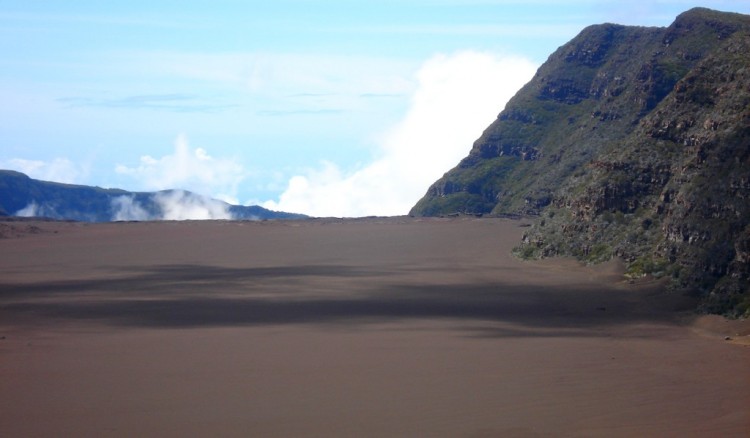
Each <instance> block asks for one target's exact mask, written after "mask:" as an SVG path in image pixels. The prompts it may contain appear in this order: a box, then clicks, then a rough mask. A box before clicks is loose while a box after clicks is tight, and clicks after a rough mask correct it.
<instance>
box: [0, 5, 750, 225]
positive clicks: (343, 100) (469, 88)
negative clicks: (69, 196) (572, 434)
mask: <svg viewBox="0 0 750 438" xmlns="http://www.w3.org/2000/svg"><path fill="white" fill-rule="evenodd" d="M698 5H702V6H706V7H711V8H714V9H719V10H724V11H734V12H742V13H750V2H738V1H704V2H702V3H698V2H691V1H680V0H670V1H648V2H646V1H644V2H638V1H631V2H620V1H585V0H571V1H565V2H558V1H550V0H526V1H503V0H467V1H458V0H416V1H403V0H400V1H395V0H393V1H391V0H380V1H345V0H338V1H333V0H329V1H326V0H280V1H263V2H260V1H258V2H255V1H220V0H217V1H210V2H209V1H206V2H196V1H189V0H183V1H158V2H157V1H137V0H131V1H128V2H101V1H81V0H77V1H75V2H70V1H44V0H38V1H28V0H25V1H6V0H0V53H1V55H2V56H0V99H2V101H3V105H2V108H0V119H1V120H3V122H2V123H1V124H0V168H10V169H15V170H19V171H23V172H26V173H28V174H29V175H31V176H33V177H36V178H41V179H48V180H54V181H61V182H70V183H78V184H88V185H98V186H102V187H119V188H124V189H128V190H159V189H165V188H183V189H189V190H193V191H196V192H199V193H202V194H206V195H210V196H214V197H218V198H221V199H224V200H227V201H230V202H233V203H240V204H261V205H264V206H266V207H270V208H274V209H283V210H288V211H297V212H302V213H308V214H313V215H334V216H361V215H372V214H381V215H392V214H405V213H407V212H408V209H409V207H410V206H411V205H412V204H413V203H414V202H416V200H417V199H418V198H419V197H421V195H422V194H423V193H424V192H425V191H426V189H427V187H428V186H429V184H430V183H431V182H433V181H434V180H435V179H437V178H438V177H440V176H441V175H442V174H443V173H444V172H445V171H447V170H449V169H450V168H451V167H452V166H454V165H455V164H457V162H458V160H459V159H460V158H462V157H464V156H465V155H466V154H467V153H468V151H469V150H470V148H471V143H472V141H473V140H474V139H476V138H477V137H478V136H479V135H480V134H481V131H482V129H483V128H484V127H486V126H487V125H488V124H489V123H490V122H491V121H492V120H493V119H494V117H495V116H496V115H497V113H498V112H499V111H500V110H501V109H502V107H503V105H504V104H505V101H506V100H507V99H508V98H509V97H510V96H512V94H513V93H514V92H515V91H516V90H517V89H518V88H519V87H520V86H522V85H523V84H524V83H525V82H526V81H528V80H529V79H530V78H531V76H532V75H533V73H534V71H535V69H536V68H537V67H538V66H539V65H540V64H541V63H542V62H543V61H544V60H545V59H546V58H547V56H548V55H549V54H550V53H551V52H552V51H554V50H555V49H556V48H557V47H559V46H560V45H562V44H564V43H565V42H567V41H568V40H569V39H571V38H572V37H574V36H575V35H576V34H577V33H578V32H579V31H580V30H581V29H582V28H584V27H585V26H587V25H589V24H596V23H602V22H615V23H622V24H633V25H645V26H666V25H668V24H669V23H671V22H672V21H673V20H674V17H675V16H676V15H677V14H679V13H680V12H683V11H685V10H687V9H689V8H691V7H694V6H698Z"/></svg>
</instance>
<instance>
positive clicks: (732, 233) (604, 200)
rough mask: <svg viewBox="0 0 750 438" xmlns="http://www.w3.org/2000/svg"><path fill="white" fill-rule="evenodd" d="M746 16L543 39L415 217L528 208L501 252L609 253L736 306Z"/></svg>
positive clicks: (749, 80) (742, 229) (743, 197)
mask: <svg viewBox="0 0 750 438" xmlns="http://www.w3.org/2000/svg"><path fill="white" fill-rule="evenodd" d="M748 53H750V17H748V16H744V15H739V14H728V13H721V12H715V11H710V10H706V9H693V10H690V11H688V12H686V13H684V14H682V15H680V16H679V17H678V18H677V19H676V21H675V22H674V23H673V24H672V25H671V26H669V27H668V28H636V27H624V26H617V25H610V24H605V25H599V26H592V27H589V28H587V29H585V30H584V31H583V32H581V34H580V35H579V36H577V37H576V38H575V39H573V40H572V41H571V42H570V43H568V44H566V45H565V46H563V47H561V48H560V49H558V50H557V51H556V52H555V53H554V54H553V55H552V56H550V58H549V60H548V61H547V62H546V63H545V64H544V65H543V66H542V67H541V68H540V69H539V71H538V72H537V74H536V75H535V76H534V78H533V79H532V81H531V82H529V84H527V85H526V86H525V87H524V88H523V89H522V90H521V91H519V93H518V94H517V95H516V96H515V97H514V98H513V99H512V100H511V101H510V102H509V103H508V104H507V106H506V109H505V110H504V111H503V112H502V113H501V114H500V116H499V117H498V119H497V120H496V121H495V122H494V123H493V124H492V125H490V126H489V127H488V128H487V130H486V131H485V132H484V133H483V135H482V136H481V137H480V138H479V139H478V140H477V141H476V142H475V143H474V146H473V148H472V150H471V152H470V154H469V156H468V157H466V158H465V159H464V160H462V161H461V163H459V165H458V166H457V167H456V168H455V169H453V170H451V171H450V172H448V173H446V175H445V176H444V177H443V178H441V179H440V180H439V181H437V182H436V183H434V184H433V185H432V186H431V187H430V189H429V190H428V192H427V195H426V196H425V197H424V198H423V199H422V200H420V201H419V203H418V204H417V205H416V206H415V207H414V209H413V210H412V214H415V215H438V214H448V213H454V212H458V213H470V214H476V213H494V214H503V213H521V214H535V215H540V217H539V219H538V220H537V221H536V222H535V224H534V225H533V226H532V227H531V228H530V229H529V230H528V232H527V233H526V234H525V236H524V240H523V242H522V243H521V245H520V246H519V247H518V248H517V249H516V252H517V254H519V255H521V256H524V257H544V256H551V255H558V254H564V255H574V256H577V257H579V258H581V259H584V260H587V261H590V262H597V261H602V260H606V259H608V258H610V257H613V256H619V257H622V258H624V259H625V260H626V261H627V262H628V263H629V275H632V276H635V277H637V276H641V275H646V274H651V275H657V276H661V275H667V276H670V277H671V278H672V279H673V284H674V286H675V287H678V288H681V289H689V290H693V291H696V292H697V293H700V294H703V296H704V298H705V299H704V301H703V302H704V308H705V310H708V311H727V310H731V311H733V312H735V313H744V312H746V311H747V310H748V308H749V307H750V301H748V298H747V296H748V295H747V294H746V293H745V292H746V291H747V288H748V278H749V276H748V273H749V271H750V268H748V266H750V265H749V263H750V200H748V198H749V197H750V58H749V57H748V55H747V54H748Z"/></svg>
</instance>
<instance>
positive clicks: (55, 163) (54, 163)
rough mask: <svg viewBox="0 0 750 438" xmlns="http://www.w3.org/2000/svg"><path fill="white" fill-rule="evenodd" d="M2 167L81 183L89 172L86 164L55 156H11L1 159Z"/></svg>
mask: <svg viewBox="0 0 750 438" xmlns="http://www.w3.org/2000/svg"><path fill="white" fill-rule="evenodd" d="M0 168H3V169H14V170H17V171H19V172H21V173H25V174H26V175H28V176H30V177H32V178H35V179H40V180H43V181H55V182H60V183H65V184H79V183H81V181H82V180H83V179H84V177H85V176H86V174H87V173H88V171H87V169H86V168H85V166H82V165H80V164H76V163H74V162H72V161H71V160H69V159H67V158H54V159H52V160H49V161H42V160H27V159H23V158H11V159H10V160H5V161H0Z"/></svg>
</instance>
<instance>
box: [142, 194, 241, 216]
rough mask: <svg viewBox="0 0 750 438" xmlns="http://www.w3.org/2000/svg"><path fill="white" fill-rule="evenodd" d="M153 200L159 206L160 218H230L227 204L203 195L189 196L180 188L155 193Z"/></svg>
mask: <svg viewBox="0 0 750 438" xmlns="http://www.w3.org/2000/svg"><path fill="white" fill-rule="evenodd" d="M154 201H155V202H156V203H157V204H159V206H160V207H161V211H162V217H161V218H160V219H162V220H167V221H181V220H195V219H232V215H231V213H230V212H229V206H228V205H227V204H224V203H222V202H220V201H217V200H215V199H211V198H207V197H204V196H195V195H193V196H191V195H189V194H188V193H186V192H184V191H182V190H173V191H169V192H160V193H157V194H155V195H154Z"/></svg>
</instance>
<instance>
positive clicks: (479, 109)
mask: <svg viewBox="0 0 750 438" xmlns="http://www.w3.org/2000/svg"><path fill="white" fill-rule="evenodd" d="M536 68H537V66H536V65H535V64H533V63H532V62H531V61H528V60H526V59H524V58H519V57H514V56H497V55H493V54H489V53H479V52H473V51H465V52H460V53H456V54H453V55H450V56H447V55H438V56H435V57H433V58H432V59H430V60H428V61H427V62H425V63H424V65H423V66H422V67H421V68H420V70H419V71H418V72H417V81H418V84H419V85H418V88H417V90H416V92H415V93H414V95H413V96H412V101H411V106H410V109H409V111H408V112H407V114H406V116H405V117H404V119H403V120H402V121H401V122H400V123H399V124H398V125H397V126H395V127H394V128H393V129H392V130H391V131H390V132H388V133H387V134H386V135H385V136H384V137H383V140H382V141H381V144H380V150H379V155H378V156H377V158H376V159H375V160H374V161H373V162H371V163H370V164H368V165H366V166H363V167H361V168H360V169H355V170H352V171H348V172H344V171H342V170H341V169H339V168H338V166H336V165H335V164H333V163H330V162H324V163H322V164H321V167H320V169H313V170H309V171H307V172H306V173H305V174H304V175H297V176H294V177H292V178H291V179H290V180H289V183H288V186H287V188H286V190H285V191H284V193H282V194H281V195H280V197H279V200H278V201H268V202H266V203H264V206H265V207H266V208H271V209H274V210H282V211H292V212H298V213H305V214H309V215H312V216H345V217H356V216H368V215H402V214H406V213H408V211H409V209H410V208H411V207H412V206H413V205H414V204H415V203H416V202H417V201H418V200H419V198H420V197H421V196H422V195H423V194H424V193H425V191H426V190H427V188H428V186H429V185H430V184H431V183H432V182H434V181H435V180H437V179H438V178H439V177H440V176H441V175H442V174H443V173H445V172H446V171H448V170H449V169H451V168H452V167H454V166H455V165H456V164H458V161H459V160H460V159H461V158H463V157H464V156H466V155H467V153H468V152H469V150H470V148H471V145H472V143H473V141H474V140H476V139H477V138H478V137H479V135H480V134H481V133H482V130H483V129H484V128H486V127H487V126H488V125H489V124H490V123H491V122H492V121H493V120H494V119H495V118H496V117H497V115H498V113H499V112H500V111H501V110H502V109H503V107H504V106H505V103H506V102H507V101H508V100H509V99H510V98H511V97H512V96H513V94H515V93H516V91H517V90H518V89H519V88H520V87H521V86H523V84H525V83H526V82H527V81H528V80H530V79H531V77H532V76H533V74H534V72H535V71H536Z"/></svg>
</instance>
